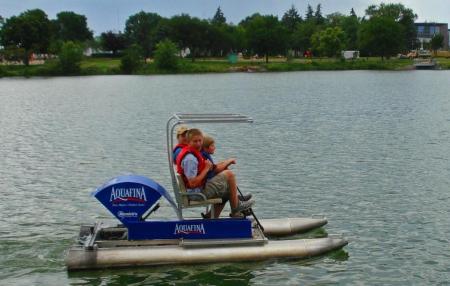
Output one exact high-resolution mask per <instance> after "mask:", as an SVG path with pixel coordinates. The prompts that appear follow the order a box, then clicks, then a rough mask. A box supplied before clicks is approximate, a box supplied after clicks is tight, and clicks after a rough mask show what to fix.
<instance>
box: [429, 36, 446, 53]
mask: <svg viewBox="0 0 450 286" xmlns="http://www.w3.org/2000/svg"><path fill="white" fill-rule="evenodd" d="M430 45H431V49H432V50H433V51H434V55H436V54H437V51H438V50H439V49H440V48H442V47H444V36H442V35H441V34H435V35H434V36H433V38H431V41H430Z"/></svg>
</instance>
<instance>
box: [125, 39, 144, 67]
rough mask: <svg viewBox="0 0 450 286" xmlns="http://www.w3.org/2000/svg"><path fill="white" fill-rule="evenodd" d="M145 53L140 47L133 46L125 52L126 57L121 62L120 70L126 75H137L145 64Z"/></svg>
mask: <svg viewBox="0 0 450 286" xmlns="http://www.w3.org/2000/svg"><path fill="white" fill-rule="evenodd" d="M143 53H144V51H143V50H142V48H141V46H139V45H136V44H134V45H131V46H130V47H129V48H127V49H126V50H125V53H124V56H123V57H122V58H121V60H120V69H121V70H122V72H124V73H126V74H132V73H135V72H136V71H137V70H139V68H141V67H142V65H143V64H144V62H143V58H142V55H143Z"/></svg>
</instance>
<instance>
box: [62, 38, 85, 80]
mask: <svg viewBox="0 0 450 286" xmlns="http://www.w3.org/2000/svg"><path fill="white" fill-rule="evenodd" d="M82 59H83V49H82V48H81V47H80V46H79V45H78V44H76V43H74V42H72V41H68V42H65V43H64V44H63V45H62V47H61V51H60V53H59V54H58V65H59V68H60V69H61V72H62V73H63V74H76V73H77V72H79V71H80V63H81V60H82Z"/></svg>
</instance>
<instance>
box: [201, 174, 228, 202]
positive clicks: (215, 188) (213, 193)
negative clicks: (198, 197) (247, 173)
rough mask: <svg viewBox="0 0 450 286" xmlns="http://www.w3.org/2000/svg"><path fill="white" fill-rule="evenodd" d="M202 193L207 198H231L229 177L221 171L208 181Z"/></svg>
mask: <svg viewBox="0 0 450 286" xmlns="http://www.w3.org/2000/svg"><path fill="white" fill-rule="evenodd" d="M202 193H203V194H204V195H205V196H206V198H207V199H223V200H228V199H229V198H230V187H229V185H228V181H227V177H226V176H225V174H224V173H219V174H217V175H216V176H214V177H213V178H212V179H211V180H209V181H208V182H206V184H205V188H204V189H203V190H202Z"/></svg>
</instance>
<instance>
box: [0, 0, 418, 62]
mask: <svg viewBox="0 0 450 286" xmlns="http://www.w3.org/2000/svg"><path fill="white" fill-rule="evenodd" d="M416 18H417V15H416V14H415V13H414V12H413V10H412V9H410V8H407V7H405V6H404V5H403V4H400V3H398V4H392V3H388V4H385V3H382V4H380V5H371V6H369V7H368V8H367V9H366V11H365V14H364V15H363V16H361V17H358V16H357V15H356V13H355V11H354V10H353V9H351V10H350V11H349V14H348V15H344V14H342V13H338V12H336V13H332V14H329V15H323V12H322V6H321V4H319V5H317V6H316V7H315V8H313V7H312V6H311V5H308V6H307V7H306V12H305V13H304V15H301V13H300V12H299V11H298V9H297V8H296V7H295V6H292V7H291V8H290V9H289V10H287V11H286V12H285V13H284V15H283V16H282V17H281V19H279V18H278V17H277V16H274V15H261V14H259V13H255V14H253V15H250V16H248V17H246V18H245V19H243V20H242V21H240V22H239V23H238V24H232V23H229V22H227V19H226V17H225V15H224V13H223V12H222V10H221V8H220V7H218V8H217V11H216V13H215V14H214V15H212V18H210V19H200V18H197V17H192V16H190V15H188V14H181V15H175V16H173V17H170V18H166V17H162V16H160V15H158V14H157V13H149V12H144V11H141V12H139V13H136V14H134V15H131V16H130V17H129V18H128V19H127V21H126V23H125V27H124V30H123V32H122V31H121V32H113V31H105V32H103V33H101V35H100V37H98V38H96V39H94V38H93V33H92V31H91V30H90V29H89V27H88V26H87V19H86V17H85V16H84V15H79V14H76V13H74V12H69V11H65V12H60V13H58V14H57V15H56V19H53V20H50V19H49V18H48V16H47V15H46V14H45V12H44V11H42V10H40V9H34V10H27V11H25V12H23V13H21V14H20V15H17V16H12V17H10V18H6V19H3V18H0V19H1V21H0V25H1V28H0V44H1V45H2V46H3V48H4V51H3V52H4V53H10V54H12V55H15V56H17V57H19V58H22V59H23V62H24V63H25V64H28V59H29V55H30V54H31V53H50V54H58V53H60V52H61V48H62V47H63V44H64V43H66V42H72V43H75V44H78V45H80V44H83V43H84V44H85V43H89V45H94V46H95V45H99V46H100V47H101V48H102V49H103V50H105V51H111V52H112V53H113V54H117V53H118V52H119V51H125V50H127V49H130V48H132V49H134V51H135V53H137V54H139V55H140V56H142V57H145V58H148V57H152V56H154V54H155V51H156V47H157V44H158V43H163V42H164V43H165V46H167V45H169V46H170V47H171V48H173V47H175V48H176V50H178V51H182V50H186V49H189V51H190V54H189V56H190V57H191V58H192V60H193V61H194V60H195V59H196V58H197V57H224V56H226V55H227V54H229V53H242V54H243V55H244V56H248V57H250V56H255V55H258V56H260V57H265V59H266V62H268V60H269V56H275V55H283V56H287V57H288V58H290V57H298V56H302V55H303V54H304V53H305V52H306V51H309V52H311V53H312V54H314V55H315V56H327V57H336V56H338V55H340V52H341V51H342V50H356V49H357V50H360V52H361V54H362V55H367V56H380V57H382V58H385V57H390V56H393V55H395V54H397V53H399V52H402V51H407V50H409V49H413V48H415V47H416V46H417V42H416V29H415V26H414V21H415V19H416ZM168 41H169V42H170V43H168ZM172 44H174V45H172ZM163 46H164V45H163Z"/></svg>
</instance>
